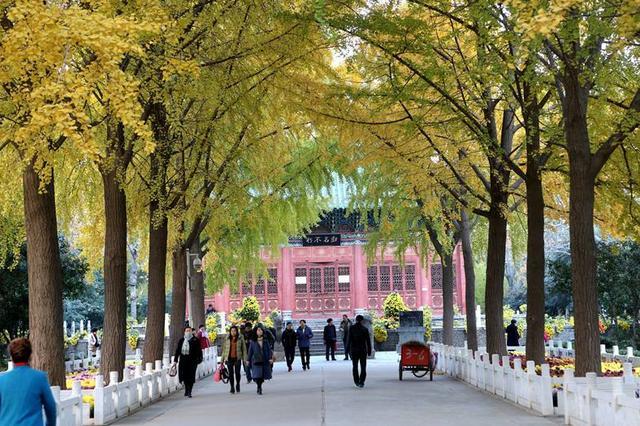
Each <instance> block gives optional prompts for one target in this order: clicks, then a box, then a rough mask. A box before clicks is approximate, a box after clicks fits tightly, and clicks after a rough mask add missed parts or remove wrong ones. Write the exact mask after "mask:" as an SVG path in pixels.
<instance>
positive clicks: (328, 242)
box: [302, 234, 340, 247]
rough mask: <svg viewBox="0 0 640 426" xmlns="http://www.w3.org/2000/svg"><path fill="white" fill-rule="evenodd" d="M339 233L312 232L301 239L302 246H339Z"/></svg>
mask: <svg viewBox="0 0 640 426" xmlns="http://www.w3.org/2000/svg"><path fill="white" fill-rule="evenodd" d="M339 245H340V234H312V235H307V236H305V237H304V238H303V239H302V246H303V247H313V246H339Z"/></svg>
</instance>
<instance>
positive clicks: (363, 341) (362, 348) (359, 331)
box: [347, 322, 371, 356]
mask: <svg viewBox="0 0 640 426" xmlns="http://www.w3.org/2000/svg"><path fill="white" fill-rule="evenodd" d="M347 346H348V347H349V352H350V354H351V355H354V354H356V355H364V354H366V355H367V356H371V336H370V334H369V330H368V329H367V327H365V326H364V325H362V324H361V323H359V322H357V323H355V324H354V325H352V326H351V328H349V340H348V343H347Z"/></svg>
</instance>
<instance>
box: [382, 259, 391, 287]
mask: <svg viewBox="0 0 640 426" xmlns="http://www.w3.org/2000/svg"><path fill="white" fill-rule="evenodd" d="M390 290H391V268H390V267H389V266H388V265H380V291H390Z"/></svg>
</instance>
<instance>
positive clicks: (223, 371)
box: [213, 362, 229, 383]
mask: <svg viewBox="0 0 640 426" xmlns="http://www.w3.org/2000/svg"><path fill="white" fill-rule="evenodd" d="M213 380H214V381H215V382H216V383H217V382H222V383H228V382H229V372H228V371H227V367H226V366H225V365H224V362H221V363H220V365H219V366H218V368H217V369H216V372H215V373H214V374H213Z"/></svg>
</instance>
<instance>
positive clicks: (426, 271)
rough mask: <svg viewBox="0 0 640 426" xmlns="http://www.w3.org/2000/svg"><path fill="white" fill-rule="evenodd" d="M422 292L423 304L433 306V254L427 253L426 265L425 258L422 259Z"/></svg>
mask: <svg viewBox="0 0 640 426" xmlns="http://www.w3.org/2000/svg"><path fill="white" fill-rule="evenodd" d="M418 274H419V277H420V288H419V289H420V294H421V295H422V296H421V297H422V306H429V307H430V306H431V304H432V299H431V254H428V255H427V260H426V265H425V264H424V260H421V261H420V271H418Z"/></svg>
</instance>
